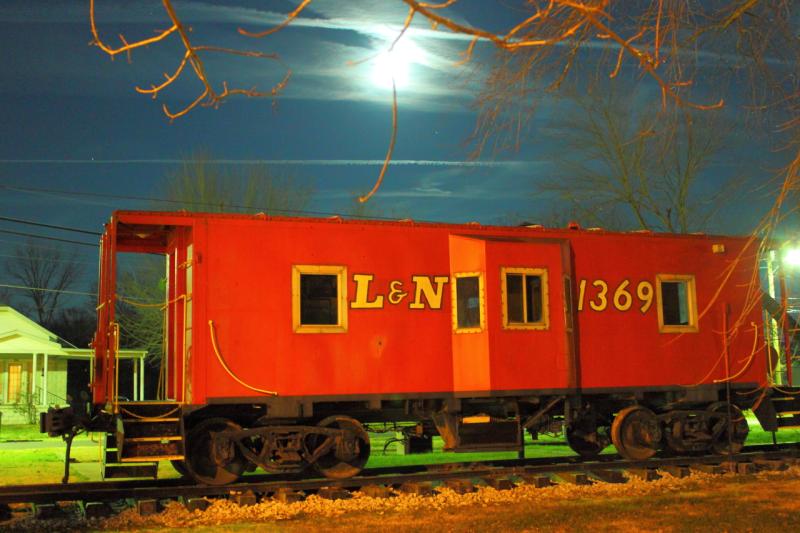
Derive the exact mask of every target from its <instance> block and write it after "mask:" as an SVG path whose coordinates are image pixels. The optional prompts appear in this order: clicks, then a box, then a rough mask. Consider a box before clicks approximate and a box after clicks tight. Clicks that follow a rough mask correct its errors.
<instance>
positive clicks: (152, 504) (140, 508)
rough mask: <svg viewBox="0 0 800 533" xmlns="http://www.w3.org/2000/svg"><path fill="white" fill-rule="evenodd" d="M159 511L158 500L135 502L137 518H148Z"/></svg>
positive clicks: (149, 499)
mask: <svg viewBox="0 0 800 533" xmlns="http://www.w3.org/2000/svg"><path fill="white" fill-rule="evenodd" d="M158 511H159V505H158V500H156V499H151V498H147V499H144V500H136V512H137V513H139V516H150V515H153V514H156V513H157V512H158Z"/></svg>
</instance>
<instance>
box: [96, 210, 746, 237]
mask: <svg viewBox="0 0 800 533" xmlns="http://www.w3.org/2000/svg"><path fill="white" fill-rule="evenodd" d="M197 219H206V220H214V219H233V220H251V221H267V222H304V223H308V222H312V223H320V224H336V225H342V224H345V225H356V226H358V225H361V226H364V225H370V226H388V227H406V228H408V227H415V228H442V229H449V230H450V231H452V232H454V233H468V234H473V235H475V234H478V235H481V234H498V233H500V234H503V235H516V236H519V237H527V238H531V237H549V238H569V237H572V236H575V235H617V236H627V237H641V236H649V237H657V238H666V239H701V240H710V239H749V238H752V237H751V236H731V235H718V234H706V233H700V232H698V233H690V234H676V233H663V232H653V231H650V230H633V231H611V230H606V229H603V228H594V227H593V228H581V227H580V226H578V225H577V224H574V225H573V224H570V226H569V227H567V228H548V227H544V226H542V225H539V224H531V225H520V226H498V225H483V224H479V223H478V222H468V223H462V224H457V223H445V222H429V221H417V220H411V219H402V220H389V219H348V218H344V217H341V216H331V217H293V216H285V215H269V214H266V213H258V214H254V215H251V214H241V213H204V212H195V211H124V210H120V211H115V212H114V213H113V215H112V218H111V222H117V224H118V227H119V232H118V236H119V237H120V238H124V237H125V236H128V237H134V236H136V237H137V240H138V241H139V242H141V240H142V239H149V240H152V241H159V240H160V239H161V238H163V233H160V232H153V230H152V226H162V227H163V228H164V229H165V230H166V228H167V227H171V226H189V225H192V221H193V220H197ZM139 226H148V231H147V232H146V233H147V236H144V235H143V234H142V232H143V230H142V231H139V232H138V233H139V234H137V227H139Z"/></svg>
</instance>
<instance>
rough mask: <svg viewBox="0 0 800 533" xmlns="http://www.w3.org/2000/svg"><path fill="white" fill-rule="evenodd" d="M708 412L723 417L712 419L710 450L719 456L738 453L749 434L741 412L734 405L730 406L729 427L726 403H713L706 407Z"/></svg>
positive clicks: (745, 420)
mask: <svg viewBox="0 0 800 533" xmlns="http://www.w3.org/2000/svg"><path fill="white" fill-rule="evenodd" d="M708 411H710V412H712V413H716V414H721V415H724V416H723V418H722V419H719V418H718V417H714V419H713V420H714V421H713V422H711V428H710V429H711V435H712V441H711V449H713V450H714V452H715V453H719V454H728V453H739V452H740V451H741V450H742V448H743V447H744V441H745V440H747V434H748V433H749V432H750V428H749V426H748V425H747V419H746V418H745V417H744V414H743V413H742V410H741V409H739V408H738V407H736V406H735V405H731V418H732V419H733V422H732V423H731V424H730V425H729V424H728V421H727V418H728V404H727V403H725V402H716V403H713V404H711V405H710V406H709V407H708ZM731 429H733V432H731V431H730V430H731Z"/></svg>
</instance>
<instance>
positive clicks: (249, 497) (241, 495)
mask: <svg viewBox="0 0 800 533" xmlns="http://www.w3.org/2000/svg"><path fill="white" fill-rule="evenodd" d="M230 500H231V501H232V502H233V503H235V504H237V505H241V506H243V507H246V506H249V505H255V504H257V503H258V498H257V497H256V495H255V493H253V491H252V490H245V491H243V492H238V491H231V494H230Z"/></svg>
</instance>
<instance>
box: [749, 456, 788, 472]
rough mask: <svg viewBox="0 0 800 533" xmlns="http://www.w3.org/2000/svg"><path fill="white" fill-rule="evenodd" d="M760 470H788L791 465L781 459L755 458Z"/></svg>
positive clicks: (754, 460)
mask: <svg viewBox="0 0 800 533" xmlns="http://www.w3.org/2000/svg"><path fill="white" fill-rule="evenodd" d="M753 462H754V463H755V464H756V466H757V467H758V469H759V470H786V469H787V468H789V466H788V465H787V464H786V461H782V460H780V459H762V458H758V459H753Z"/></svg>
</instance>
